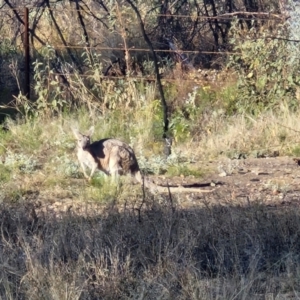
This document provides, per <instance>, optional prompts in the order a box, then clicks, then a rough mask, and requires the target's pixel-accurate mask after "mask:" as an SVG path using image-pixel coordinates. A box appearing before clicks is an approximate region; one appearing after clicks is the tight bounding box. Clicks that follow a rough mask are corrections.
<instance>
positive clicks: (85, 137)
mask: <svg viewBox="0 0 300 300" xmlns="http://www.w3.org/2000/svg"><path fill="white" fill-rule="evenodd" d="M93 132H94V127H93V126H92V127H91V128H90V129H89V131H88V132H87V133H86V134H82V133H80V132H79V131H78V130H76V129H73V133H74V135H75V137H76V139H77V146H78V148H80V149H83V150H85V149H86V148H87V147H88V146H89V145H90V144H91V135H92V134H93Z"/></svg>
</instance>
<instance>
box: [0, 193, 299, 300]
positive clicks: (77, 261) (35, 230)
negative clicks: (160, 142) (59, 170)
mask: <svg viewBox="0 0 300 300" xmlns="http://www.w3.org/2000/svg"><path fill="white" fill-rule="evenodd" d="M154 200H155V199H154ZM146 202H147V205H145V207H144V208H145V209H143V211H142V212H141V213H140V216H138V213H137V210H136V207H134V206H133V205H129V206H127V207H123V208H117V206H110V209H109V210H106V211H103V210H102V209H99V210H98V211H97V209H95V207H94V213H92V212H90V213H89V214H88V215H86V216H82V215H78V214H75V213H72V212H69V213H65V214H62V215H61V216H60V217H59V218H58V217H55V216H54V215H52V214H51V213H50V212H48V214H41V215H38V216H36V215H35V213H34V212H35V211H37V210H38V209H37V208H36V209H33V207H32V206H30V205H29V203H27V204H26V205H18V206H14V207H12V206H7V205H2V207H1V248H0V252H1V254H0V260H1V261H0V266H1V267H0V272H1V278H2V280H1V284H0V294H1V297H2V298H3V299H8V298H10V299H41V297H42V298H43V299H132V298H133V299H137V298H138V299H175V298H176V299H262V296H263V295H267V294H268V293H271V294H273V296H274V297H275V296H276V295H279V294H281V295H283V296H282V298H280V299H287V298H285V296H284V295H288V294H293V295H294V297H297V291H298V290H299V288H300V287H299V271H300V268H299V267H300V265H299V254H298V253H299V250H300V249H299V238H300V235H299V228H300V223H299V212H298V211H295V210H293V209H286V210H282V211H280V212H279V211H278V210H270V209H269V208H267V207H265V206H263V205H259V204H253V205H249V206H248V207H230V206H227V207H224V206H215V207H211V206H206V207H205V208H201V209H197V208H194V209H192V210H183V209H180V207H176V206H174V205H172V204H171V202H170V201H169V200H168V198H166V199H164V203H163V204H162V205H158V204H154V203H155V201H154V202H152V201H151V199H147V201H146Z"/></svg>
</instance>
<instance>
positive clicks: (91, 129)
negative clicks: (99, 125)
mask: <svg viewBox="0 0 300 300" xmlns="http://www.w3.org/2000/svg"><path fill="white" fill-rule="evenodd" d="M94 131H95V128H94V126H91V127H90V129H89V131H88V132H87V135H88V136H92V135H93V133H94Z"/></svg>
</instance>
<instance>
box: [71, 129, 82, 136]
mask: <svg viewBox="0 0 300 300" xmlns="http://www.w3.org/2000/svg"><path fill="white" fill-rule="evenodd" d="M72 132H73V134H74V136H75V137H76V139H78V138H80V136H82V134H81V133H80V132H79V131H78V129H77V128H74V127H72Z"/></svg>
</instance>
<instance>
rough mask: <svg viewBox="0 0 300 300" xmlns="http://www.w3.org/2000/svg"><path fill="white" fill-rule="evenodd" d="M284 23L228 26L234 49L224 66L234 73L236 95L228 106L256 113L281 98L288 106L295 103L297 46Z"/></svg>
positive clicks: (298, 82) (299, 75)
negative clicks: (246, 28) (237, 92)
mask: <svg viewBox="0 0 300 300" xmlns="http://www.w3.org/2000/svg"><path fill="white" fill-rule="evenodd" d="M288 36H289V30H288V27H287V26H286V25H285V24H281V25H279V26H277V27H276V29H270V28H265V27H263V26H260V27H259V28H257V27H255V26H252V28H251V29H250V30H248V31H245V30H242V29H241V28H240V27H239V23H238V22H236V23H234V25H233V26H232V28H231V38H230V40H229V41H230V43H231V44H232V46H233V50H234V52H235V54H234V55H231V56H230V57H229V62H228V67H229V68H233V69H234V70H235V71H236V73H237V74H238V82H237V84H238V89H239V94H238V98H237V99H235V100H234V101H232V103H231V104H230V105H229V107H228V109H229V110H230V111H232V112H245V111H246V112H250V113H252V114H257V113H259V112H261V111H263V110H265V109H271V108H272V109H273V108H277V107H278V106H279V104H280V103H282V102H283V101H285V102H287V104H288V106H289V107H290V108H293V109H295V108H296V107H297V105H298V101H297V97H298V96H297V92H299V85H300V73H299V57H300V55H299V54H300V49H299V47H295V44H294V42H291V41H289V40H288Z"/></svg>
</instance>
